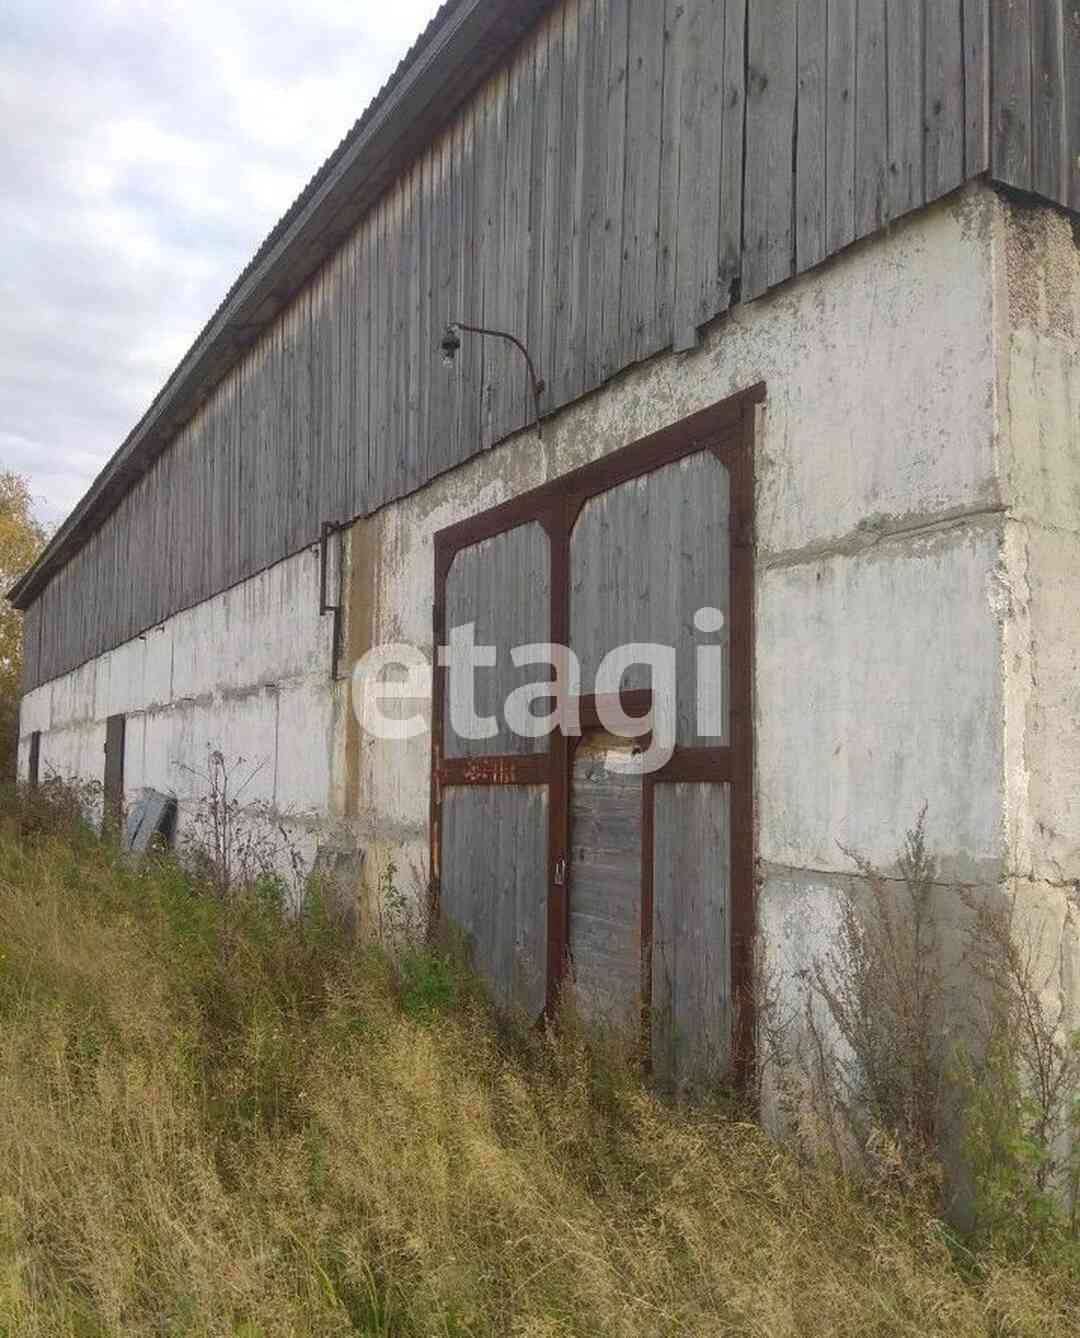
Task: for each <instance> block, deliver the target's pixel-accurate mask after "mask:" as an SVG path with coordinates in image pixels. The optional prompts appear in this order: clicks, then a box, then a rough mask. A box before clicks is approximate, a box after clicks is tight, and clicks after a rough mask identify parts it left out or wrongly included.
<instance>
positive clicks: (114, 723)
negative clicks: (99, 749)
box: [102, 715, 127, 833]
mask: <svg viewBox="0 0 1080 1338" xmlns="http://www.w3.org/2000/svg"><path fill="white" fill-rule="evenodd" d="M126 732H127V718H126V717H125V716H122V715H111V716H109V718H108V720H107V721H106V722H105V777H104V799H105V804H104V814H103V820H102V830H103V831H105V832H112V833H119V832H120V830H121V828H122V826H123V820H124V740H125V735H126Z"/></svg>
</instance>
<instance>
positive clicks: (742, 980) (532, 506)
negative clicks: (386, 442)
mask: <svg viewBox="0 0 1080 1338" xmlns="http://www.w3.org/2000/svg"><path fill="white" fill-rule="evenodd" d="M764 399H765V386H764V384H759V385H756V386H754V387H752V388H750V389H749V390H746V391H743V392H741V393H740V394H738V395H735V396H733V397H732V398H731V399H728V400H725V401H723V402H722V403H721V404H717V405H714V406H713V407H712V408H709V409H705V410H703V411H701V412H700V413H697V414H694V415H693V416H692V417H690V418H686V419H684V420H683V421H682V422H680V423H676V424H674V425H673V426H672V427H669V428H665V429H664V430H663V431H660V432H657V433H654V434H653V435H652V436H649V437H645V438H643V439H642V440H641V441H638V442H635V443H633V444H632V445H630V446H626V447H623V448H622V449H621V450H618V451H614V452H612V454H610V455H608V456H605V457H604V458H603V459H600V460H596V461H594V462H593V463H591V464H588V465H585V466H583V467H582V468H580V469H577V470H574V471H573V472H571V473H569V474H565V475H563V476H562V477H561V478H558V479H554V480H552V482H550V483H546V484H543V485H542V486H541V487H539V488H534V489H533V490H532V491H530V492H527V493H524V494H522V495H521V496H520V497H515V498H513V499H511V500H510V501H508V502H505V503H503V504H502V505H500V506H497V507H494V508H493V509H492V510H490V511H485V512H482V513H481V514H480V515H477V516H474V517H471V518H470V519H468V520H464V521H461V522H459V523H458V524H456V525H452V526H450V527H448V528H447V529H444V530H441V531H439V533H438V534H436V536H435V607H434V619H433V636H434V641H433V645H434V647H435V648H436V650H437V648H438V647H439V646H442V645H444V644H445V642H446V634H447V626H446V586H447V580H448V578H449V575H450V569H451V567H452V566H453V563H454V559H455V557H456V556H457V554H458V553H460V552H461V551H462V550H464V549H467V548H471V547H473V546H474V545H475V544H479V543H482V542H483V541H484V540H485V539H492V538H494V537H495V536H496V535H499V534H504V533H506V532H507V531H509V530H513V529H517V528H518V527H519V526H521V525H526V524H530V523H538V524H540V525H541V526H542V527H543V528H544V530H545V532H546V533H547V536H548V540H549V560H550V563H551V613H550V622H551V626H550V633H549V639H550V641H551V643H552V644H553V645H556V646H568V645H569V644H570V539H571V535H572V533H573V530H574V525H575V523H576V521H577V518H578V516H579V514H580V513H581V510H582V508H583V507H584V505H585V503H586V502H587V501H589V500H590V499H591V498H593V497H597V496H599V495H600V494H602V493H605V492H608V491H610V489H612V488H615V487H618V486H619V485H620V484H622V483H626V482H629V481H630V480H632V479H636V478H641V477H643V476H644V475H647V474H651V473H654V472H655V471H656V470H658V469H661V468H663V467H664V466H665V465H670V464H674V463H675V462H677V461H679V460H682V459H685V458H687V457H689V456H692V455H698V454H701V453H703V452H705V451H709V452H711V453H712V454H713V455H715V456H716V457H717V459H718V460H719V461H720V462H721V464H723V465H724V466H725V468H726V469H727V470H728V472H729V476H730V481H731V515H732V524H731V551H730V562H731V571H730V574H731V608H730V619H729V627H730V653H731V693H730V696H731V700H730V703H729V709H730V740H731V742H730V745H729V746H727V747H722V748H693V747H678V748H676V749H675V752H674V754H673V756H672V758H671V760H670V762H669V763H668V764H667V766H665V767H664V768H663V770H662V771H659V772H657V773H655V774H654V775H651V776H646V777H645V778H644V784H643V786H642V897H641V913H642V949H643V953H647V952H648V951H649V950H650V948H651V943H652V934H653V924H652V920H653V877H654V870H653V862H654V858H655V849H654V808H655V805H654V795H655V790H656V786H657V785H663V784H669V783H678V782H690V783H693V782H702V783H709V784H728V785H730V786H731V791H732V841H731V903H732V904H731V916H732V922H731V928H732V933H731V988H732V998H733V1001H734V1005H735V1019H736V1021H735V1027H736V1034H735V1036H734V1037H733V1043H734V1051H733V1053H734V1055H735V1062H736V1065H737V1067H739V1068H746V1067H747V1066H749V1065H750V1064H752V1062H753V1036H754V1020H753V991H752V953H753V939H754V927H755V907H754V800H753V784H754V731H753V710H752V708H753V639H754V626H753V619H754V570H753V563H754V547H753V546H754V455H753V440H754V415H755V410H756V406H757V405H758V404H760V403H762V402H763V401H764ZM447 679H448V670H447V669H446V668H445V667H440V666H438V665H437V664H436V668H435V671H434V688H433V699H432V748H431V909H432V914H433V916H437V915H438V913H439V909H440V887H441V869H442V797H443V793H444V791H445V790H446V789H447V788H448V787H458V786H502V785H511V786H537V785H543V786H546V787H547V790H548V795H549V806H548V814H549V817H548V864H549V868H548V935H547V1009H548V1011H549V1012H550V1011H551V1010H552V1009H553V1008H554V1007H555V1005H556V1003H557V1000H558V996H559V989H560V986H561V984H562V981H563V978H564V975H565V971H566V962H567V953H568V946H569V909H570V908H569V899H568V895H567V891H568V880H567V878H566V869H567V865H568V861H569V857H570V780H571V776H570V773H571V767H572V765H573V750H574V747H575V745H576V742H577V738H576V736H573V735H568V734H566V733H564V732H563V731H562V730H561V729H556V730H555V732H554V733H553V734H552V736H551V740H550V743H549V747H548V751H547V752H546V753H533V754H528V755H524V756H520V755H519V756H505V755H500V756H489V757H462V758H450V757H447V756H446V755H445V737H444V729H445V714H446V696H447ZM635 696H637V697H639V698H643V699H642V700H639V701H637V702H636V703H635V702H634V700H633V698H634V697H635ZM648 696H649V694H647V693H646V694H632V693H626V694H624V707H625V709H626V710H627V711H628V713H629V714H642V713H644V712H647V710H648V705H649V703H648V701H646V700H644V698H648ZM581 708H582V726H583V728H587V727H588V724H589V720H590V718H591V717H592V716H594V715H596V702H595V698H590V697H585V698H582V700H581ZM647 1002H648V1001H647V1000H646V1004H647Z"/></svg>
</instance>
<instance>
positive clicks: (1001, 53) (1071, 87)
mask: <svg viewBox="0 0 1080 1338" xmlns="http://www.w3.org/2000/svg"><path fill="white" fill-rule="evenodd" d="M985 3H986V7H987V10H988V12H989V22H990V29H991V33H990V67H991V70H992V105H991V126H990V135H991V166H992V172H993V176H994V177H995V179H996V180H998V181H1001V182H1004V183H1005V184H1006V185H1008V186H1015V187H1016V188H1017V189H1018V190H1023V191H1030V192H1032V193H1033V194H1036V195H1041V196H1043V197H1044V198H1045V199H1048V200H1053V201H1054V202H1055V203H1056V204H1059V205H1062V206H1063V207H1064V208H1068V209H1073V210H1080V4H1078V3H1077V0H985Z"/></svg>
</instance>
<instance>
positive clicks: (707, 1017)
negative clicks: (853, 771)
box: [652, 785, 734, 1081]
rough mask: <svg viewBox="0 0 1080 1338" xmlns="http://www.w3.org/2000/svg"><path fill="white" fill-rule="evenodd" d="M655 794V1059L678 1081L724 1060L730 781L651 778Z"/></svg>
mask: <svg viewBox="0 0 1080 1338" xmlns="http://www.w3.org/2000/svg"><path fill="white" fill-rule="evenodd" d="M655 803H656V817H655V823H656V848H655V853H654V858H653V949H652V1013H653V1062H654V1064H655V1066H656V1071H657V1073H658V1074H660V1075H663V1076H666V1077H668V1078H669V1079H672V1080H675V1081H684V1080H687V1079H693V1078H695V1077H701V1076H704V1075H708V1074H712V1075H715V1074H721V1073H724V1072H725V1071H726V1070H727V1067H728V1059H729V1048H730V1044H731V1035H732V1024H733V1021H734V1019H733V1017H732V1011H731V1010H732V997H731V971H730V969H729V962H730V960H731V955H730V954H731V787H730V786H728V785H658V786H657V787H656V798H655Z"/></svg>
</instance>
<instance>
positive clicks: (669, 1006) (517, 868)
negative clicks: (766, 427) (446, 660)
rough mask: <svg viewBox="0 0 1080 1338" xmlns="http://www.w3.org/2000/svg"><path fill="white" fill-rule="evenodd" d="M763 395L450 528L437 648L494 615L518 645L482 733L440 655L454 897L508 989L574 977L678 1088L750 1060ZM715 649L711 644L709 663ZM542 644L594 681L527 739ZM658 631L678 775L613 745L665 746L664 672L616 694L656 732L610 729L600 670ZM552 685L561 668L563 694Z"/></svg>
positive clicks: (446, 852)
mask: <svg viewBox="0 0 1080 1338" xmlns="http://www.w3.org/2000/svg"><path fill="white" fill-rule="evenodd" d="M762 398H763V388H761V387H759V388H756V389H755V390H753V391H751V392H747V393H745V394H743V395H741V396H737V397H735V398H734V399H733V400H729V401H726V402H725V403H724V404H721V405H718V406H716V407H714V408H713V409H709V410H706V411H704V412H703V413H700V414H696V415H694V417H692V418H690V419H687V420H686V421H684V422H683V423H679V424H676V425H675V426H674V427H672V428H670V429H667V430H665V431H663V432H660V433H657V434H656V435H655V436H652V437H649V438H646V439H645V440H644V441H641V442H637V443H635V444H634V445H632V446H628V447H626V448H624V449H623V450H620V451H617V452H614V453H612V454H611V455H609V456H606V457H604V458H603V459H601V460H599V461H597V462H595V463H594V464H591V465H587V466H585V467H584V468H583V469H579V470H577V471H575V472H573V473H571V474H568V475H565V476H564V477H563V478H561V479H557V480H555V481H554V482H552V483H550V484H546V485H544V486H543V487H541V488H538V489H535V490H534V491H532V492H530V493H527V494H525V495H523V496H522V497H519V498H515V499H514V500H512V501H511V502H508V503H505V504H503V505H502V506H499V507H496V508H495V509H493V510H492V511H489V512H486V513H484V514H482V515H479V516H477V517H475V518H473V519H471V520H468V521H464V522H462V523H461V524H459V525H455V526H453V527H451V528H450V529H448V530H444V531H442V532H441V533H440V534H439V535H437V536H436V542H435V563H436V571H435V588H436V598H435V628H434V635H435V645H436V646H444V645H446V644H448V637H450V636H451V634H452V633H454V631H455V629H460V628H462V627H465V626H468V625H469V624H473V625H474V628H475V639H476V642H477V644H480V645H486V646H495V647H496V649H497V651H498V652H499V655H498V659H497V662H496V665H495V667H493V668H491V669H490V670H489V671H487V673H486V677H485V675H484V673H483V672H481V674H480V685H481V686H479V687H478V690H477V694H476V706H477V710H476V714H477V715H487V716H493V717H496V718H497V720H498V725H497V728H495V727H493V732H492V736H491V737H490V738H488V739H487V740H485V741H483V742H482V743H478V742H477V741H476V740H472V739H461V738H459V737H457V731H456V730H455V728H454V723H453V716H454V712H453V710H452V709H451V708H452V703H451V701H450V697H449V694H450V692H451V691H452V684H451V681H450V670H449V668H448V667H447V666H445V665H443V666H441V667H440V668H439V669H438V670H437V672H436V676H435V678H436V681H435V694H434V701H433V748H432V758H433V761H432V765H433V776H432V815H431V831H432V852H431V853H432V873H433V878H432V897H433V904H434V907H435V909H436V911H437V913H438V914H441V915H444V916H445V917H447V918H448V919H451V920H453V921H455V922H456V923H457V924H459V925H460V926H461V927H462V928H464V930H465V931H466V933H467V935H468V937H469V939H470V941H471V943H472V946H473V951H474V957H475V962H476V965H477V967H478V968H479V969H480V970H481V972H482V973H483V974H484V975H485V976H486V977H487V979H488V981H489V983H490V984H491V986H492V988H493V989H494V991H495V993H496V995H497V996H498V997H499V998H500V999H502V1000H503V1001H504V1002H506V1003H509V1004H513V1005H515V1006H517V1007H521V1008H525V1009H528V1010H529V1011H531V1012H532V1013H534V1014H535V1015H537V1016H538V1015H539V1014H540V1013H541V1012H542V1011H544V1010H545V1009H547V1010H550V1009H552V1008H553V1007H554V1006H555V1005H556V1003H557V1001H558V999H559V997H560V992H561V990H562V988H563V986H564V984H565V982H567V981H568V980H572V981H573V982H574V985H575V987H576V994H577V997H578V999H579V1004H580V1005H581V1006H583V1007H584V1008H585V1009H586V1011H588V1012H590V1013H592V1014H593V1015H604V1016H605V1017H610V1018H612V1020H615V1021H621V1020H624V1019H629V1020H630V1022H631V1024H632V1025H637V1023H638V1020H640V1025H641V1027H642V1039H643V1043H644V1044H645V1046H646V1048H647V1050H648V1051H649V1052H650V1054H651V1057H652V1060H653V1063H654V1065H655V1066H657V1067H658V1068H661V1069H662V1070H663V1072H664V1074H666V1075H669V1076H670V1077H671V1079H672V1081H675V1082H682V1081H686V1080H690V1079H691V1078H692V1077H695V1076H698V1075H699V1074H700V1073H701V1072H702V1071H703V1070H704V1069H709V1070H711V1071H714V1072H715V1071H718V1070H720V1071H727V1070H729V1069H731V1068H733V1067H739V1066H742V1065H743V1064H744V1063H749V1062H751V1060H752V1054H751V1050H752V1033H753V1028H752V1017H751V1006H750V1004H751V995H750V986H751V980H750V975H751V972H750V966H751V953H752V939H753V932H754V910H753V895H754V893H753V795H752V787H753V737H752V711H751V693H752V677H753V669H752V636H753V629H752V619H753V537H752V514H753V452H752V446H753V422H754V410H755V405H756V404H757V403H758V402H759V401H760V400H761V399H762ZM702 610H704V611H705V612H706V613H707V614H708V619H707V620H706V623H705V624H704V625H706V626H707V627H708V628H709V630H710V631H711V632H712V633H713V635H712V636H711V637H709V636H702V634H701V627H702V625H703V624H702V622H701V620H700V619H699V618H698V614H699V613H700V612H701V611H702ZM703 642H710V643H711V645H710V650H711V652H712V653H711V654H710V655H709V656H708V657H707V658H706V659H699V655H698V652H699V650H700V648H701V645H702V643H703ZM538 643H550V644H551V645H553V646H556V647H568V648H569V650H570V651H571V652H572V653H573V658H574V659H575V660H576V662H577V663H578V664H580V667H581V671H582V673H581V683H580V684H579V685H578V686H577V688H576V689H575V695H574V700H573V701H572V703H571V705H572V708H573V709H572V710H569V711H563V712H561V713H557V722H558V723H557V724H556V725H555V727H554V729H553V730H552V731H550V732H549V733H547V734H546V735H545V736H544V737H542V738H540V739H525V738H523V737H522V736H521V735H515V734H514V733H513V732H512V731H511V730H509V729H508V728H507V727H506V722H505V720H504V719H503V718H501V717H499V715H498V712H499V705H500V703H505V702H506V700H507V697H508V695H509V694H510V693H512V692H513V691H514V690H515V689H516V688H517V687H518V686H520V683H521V677H522V675H521V670H520V668H518V667H516V666H514V665H513V664H512V662H511V661H510V659H509V655H508V651H509V649H511V648H512V647H514V646H526V645H534V644H538ZM641 643H646V644H648V643H653V644H657V645H660V646H663V647H670V648H671V650H672V653H673V662H674V665H675V689H676V691H675V692H674V694H673V700H672V701H671V702H670V704H668V705H664V707H663V709H665V710H670V713H671V724H670V730H671V736H672V747H671V751H670V756H668V757H667V759H666V761H665V762H664V763H663V765H662V766H661V767H659V769H656V770H652V771H648V772H646V773H645V774H639V775H636V776H628V775H626V774H625V770H622V771H620V764H619V762H618V760H615V761H612V759H617V756H622V757H623V758H624V759H625V757H626V755H627V754H628V753H633V752H638V753H640V752H642V751H643V750H644V749H645V748H647V747H648V746H649V739H650V737H651V735H649V733H648V731H649V730H652V731H653V733H655V732H656V730H657V728H658V725H657V722H658V720H659V718H660V717H659V715H658V714H657V713H658V712H659V711H660V710H661V703H660V701H659V700H654V693H653V691H652V686H653V685H652V684H651V683H650V681H649V674H648V667H647V666H643V665H642V664H641V663H634V664H633V665H628V666H627V668H626V670H625V671H623V673H622V677H621V680H620V681H619V683H618V685H617V688H616V690H615V693H614V700H616V701H621V702H622V705H623V708H624V710H625V711H626V713H627V714H628V715H633V716H639V717H641V730H642V739H641V740H640V741H639V743H638V744H637V745H636V746H631V745H630V744H628V743H627V741H626V740H625V739H624V738H622V737H619V738H616V737H614V736H613V735H611V734H609V733H605V721H604V719H603V716H604V711H603V706H604V703H605V702H606V701H608V700H610V699H611V698H610V696H608V695H605V694H603V693H601V694H599V695H598V693H597V692H596V691H594V686H595V685H596V684H597V683H598V682H599V681H600V677H601V676H600V675H599V673H598V671H599V670H600V667H601V666H602V665H603V664H604V662H605V660H606V658H607V657H608V656H609V654H610V652H612V651H614V650H616V648H617V647H622V646H626V645H628V644H634V645H638V644H641ZM702 664H705V665H706V666H707V667H706V671H705V678H704V696H705V697H706V698H715V701H716V702H717V703H721V704H722V709H712V710H711V712H710V710H709V709H706V710H705V712H704V715H703V713H702V709H701V693H700V692H699V691H698V690H697V671H698V670H699V669H700V667H701V665H702ZM552 672H554V671H552ZM549 676H550V675H549ZM536 678H537V670H536V669H535V668H534V669H533V670H532V680H533V681H534V683H535V680H536ZM537 686H539V687H540V689H541V690H542V688H543V684H542V683H540V684H538V685H537ZM555 696H556V693H555V689H554V685H553V689H552V693H551V694H550V695H545V696H544V700H546V701H547V702H548V705H549V706H550V707H552V708H553V707H554V706H555V700H554V699H555ZM536 713H537V714H547V710H546V709H541V708H540V707H539V706H538V708H537V712H536ZM706 718H707V719H709V720H711V722H712V723H711V727H710V728H708V729H705V728H704V727H703V726H702V720H703V719H706ZM609 764H610V765H609Z"/></svg>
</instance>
